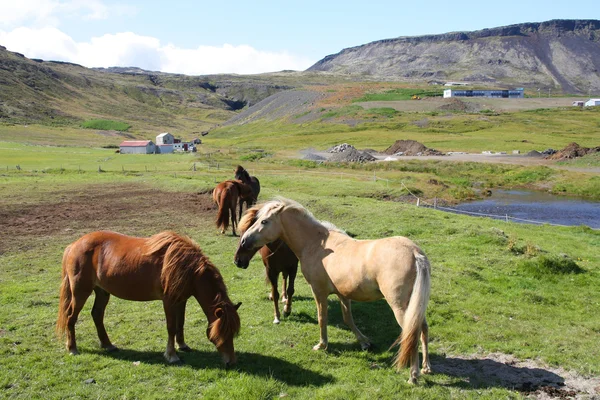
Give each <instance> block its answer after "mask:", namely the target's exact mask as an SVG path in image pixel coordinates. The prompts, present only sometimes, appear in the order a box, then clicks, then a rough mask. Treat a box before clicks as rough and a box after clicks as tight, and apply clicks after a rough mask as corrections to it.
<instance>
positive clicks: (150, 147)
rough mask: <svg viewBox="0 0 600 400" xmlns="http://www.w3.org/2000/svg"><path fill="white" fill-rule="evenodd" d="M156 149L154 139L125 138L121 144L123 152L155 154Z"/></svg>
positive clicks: (120, 147) (120, 149) (120, 150)
mask: <svg viewBox="0 0 600 400" xmlns="http://www.w3.org/2000/svg"><path fill="white" fill-rule="evenodd" d="M155 150H156V146H155V145H154V143H152V140H125V141H124V142H122V143H121V144H120V145H119V152H120V153H121V154H154V152H155Z"/></svg>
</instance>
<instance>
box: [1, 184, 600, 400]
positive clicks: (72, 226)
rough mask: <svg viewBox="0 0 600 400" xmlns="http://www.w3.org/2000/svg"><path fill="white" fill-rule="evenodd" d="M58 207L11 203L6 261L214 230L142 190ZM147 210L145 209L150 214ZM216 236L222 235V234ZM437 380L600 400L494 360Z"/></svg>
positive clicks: (197, 205)
mask: <svg viewBox="0 0 600 400" xmlns="http://www.w3.org/2000/svg"><path fill="white" fill-rule="evenodd" d="M49 198H54V199H56V198H58V199H59V200H58V201H57V200H53V201H51V202H39V203H35V204H32V203H29V204H15V203H13V204H11V203H6V202H4V203H5V204H4V205H3V207H2V208H1V209H0V232H1V233H2V234H1V235H0V254H2V253H5V252H9V251H19V250H26V249H31V248H32V247H36V246H43V245H44V242H45V241H46V240H47V238H48V237H50V236H52V238H53V240H55V239H56V237H57V236H59V237H60V236H63V237H64V239H65V240H73V239H75V238H78V237H80V236H81V235H83V234H84V233H87V232H90V231H94V230H101V229H110V230H115V231H119V232H122V233H126V234H130V235H140V236H147V235H150V234H153V233H156V232H157V230H156V227H157V226H160V227H161V230H167V229H173V230H175V231H179V232H182V231H185V229H186V228H193V227H197V226H198V225H199V224H212V223H213V221H214V218H215V215H216V207H215V206H214V205H213V202H212V198H211V195H210V193H209V192H206V191H205V192H198V193H180V192H165V191H159V190H156V189H152V188H148V187H145V186H142V185H137V186H136V185H133V186H132V185H92V186H87V187H85V188H82V189H81V190H74V191H65V192H61V193H60V194H59V195H58V196H49ZM142 205H143V206H142ZM215 231H216V229H215ZM431 363H432V367H433V370H434V373H435V372H437V373H443V374H446V375H449V376H455V377H460V378H461V379H463V380H464V381H465V385H468V386H469V387H490V386H494V387H505V388H507V389H511V390H517V391H519V392H521V393H522V394H523V395H525V396H527V397H530V398H536V399H543V400H545V399H566V398H582V399H600V377H591V378H586V377H583V376H581V375H579V374H576V373H574V372H570V371H565V370H564V369H561V368H551V367H548V366H547V365H544V364H543V363H541V362H539V361H534V360H524V361H523V360H518V359H516V358H514V357H513V356H510V355H506V354H500V353H494V354H489V355H486V356H479V355H478V356H451V357H450V356H436V355H433V356H432V360H431Z"/></svg>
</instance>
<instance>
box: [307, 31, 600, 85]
mask: <svg viewBox="0 0 600 400" xmlns="http://www.w3.org/2000/svg"><path fill="white" fill-rule="evenodd" d="M308 71H329V72H334V73H346V74H362V75H366V76H377V77H381V78H386V79H409V80H420V81H423V80H430V81H431V80H443V81H448V80H454V81H469V82H473V83H479V84H481V83H485V84H488V85H489V84H490V83H493V84H496V85H503V86H513V87H514V86H523V87H526V88H530V89H531V88H540V87H541V88H555V89H558V90H562V91H563V92H565V93H585V94H587V93H588V92H589V91H592V92H594V91H595V92H598V91H600V74H599V71H600V21H598V20H552V21H548V22H542V23H525V24H517V25H510V26H505V27H499V28H493V29H484V30H480V31H474V32H454V33H447V34H442V35H428V36H418V37H399V38H396V39H387V40H380V41H376V42H372V43H368V44H365V45H362V46H357V47H352V48H348V49H344V50H342V51H340V52H339V53H337V54H333V55H329V56H327V57H325V58H323V59H322V60H320V61H318V62H317V63H316V64H314V65H313V66H312V67H310V68H309V69H308Z"/></svg>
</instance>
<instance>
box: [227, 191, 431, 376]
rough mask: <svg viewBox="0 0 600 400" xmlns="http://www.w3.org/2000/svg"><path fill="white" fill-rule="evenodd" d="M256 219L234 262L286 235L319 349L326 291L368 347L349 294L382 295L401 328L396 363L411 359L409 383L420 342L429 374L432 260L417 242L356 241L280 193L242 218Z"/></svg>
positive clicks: (244, 261)
mask: <svg viewBox="0 0 600 400" xmlns="http://www.w3.org/2000/svg"><path fill="white" fill-rule="evenodd" d="M247 219H249V220H251V221H252V220H253V221H254V223H252V224H251V225H250V226H249V227H248V228H247V230H246V231H245V233H244V235H243V236H242V237H241V240H240V243H239V246H238V249H237V251H236V253H235V258H234V262H235V264H236V265H237V266H238V267H240V268H247V267H248V264H249V262H250V259H251V258H252V257H253V256H254V254H255V253H256V252H257V250H258V249H260V248H261V247H262V246H264V245H265V244H266V243H270V242H273V241H275V240H277V239H282V240H283V241H284V242H285V243H286V244H287V245H288V246H289V247H290V249H292V251H293V252H294V254H296V255H297V256H298V258H299V259H300V265H301V268H302V274H303V275H304V277H305V278H306V280H307V282H308V284H309V285H310V287H311V289H312V292H313V296H314V298H315V301H316V303H317V313H318V319H319V327H320V331H321V338H320V341H319V343H318V344H317V345H316V346H314V347H313V349H314V350H319V349H326V348H327V344H328V341H327V297H328V296H329V295H330V294H332V293H335V294H336V295H337V296H338V297H339V299H340V302H341V306H342V315H343V317H344V322H345V323H346V324H347V325H348V326H349V327H350V329H351V330H352V332H353V333H354V335H355V336H356V338H357V339H358V341H359V342H360V344H361V347H362V348H363V349H367V348H369V347H370V346H371V344H370V343H369V339H368V338H367V337H366V336H364V335H363V334H362V333H361V332H360V331H359V330H358V328H357V327H356V325H355V324H354V320H353V318H352V312H351V308H350V304H351V300H356V301H373V300H378V299H381V298H385V300H386V301H387V303H388V304H389V306H390V307H391V308H392V310H393V312H394V316H395V317H396V321H397V322H398V324H399V325H400V326H401V328H402V334H401V336H400V337H398V339H397V340H396V341H395V342H394V344H392V347H393V346H395V345H397V344H400V350H399V351H398V354H397V355H396V358H395V361H394V365H395V366H396V368H397V369H400V368H401V367H404V366H406V365H407V364H410V379H409V382H410V383H416V382H417V379H418V377H419V369H418V363H419V352H418V340H419V337H420V338H421V343H422V345H423V369H422V370H421V372H423V373H429V372H431V367H430V364H429V354H428V349H427V340H428V326H427V321H426V319H425V311H426V309H427V303H428V301H429V294H430V287H431V278H430V266H429V261H428V260H427V258H426V257H425V255H424V254H423V252H422V251H421V250H420V249H419V247H417V245H416V244H415V243H413V242H412V241H411V240H409V239H407V238H405V237H400V236H396V237H389V238H384V239H378V240H355V239H352V238H351V237H350V236H348V235H347V234H345V233H344V232H343V231H340V230H339V229H336V228H335V227H334V226H332V225H330V224H327V223H322V222H319V221H317V220H316V219H315V218H314V217H313V215H312V214H311V213H310V212H309V211H308V210H306V209H305V208H304V207H302V206H301V205H300V204H298V203H297V202H295V201H293V200H289V199H284V198H279V199H277V200H273V201H270V202H267V203H265V204H263V205H259V206H254V207H252V208H251V209H249V210H248V211H247V212H246V214H245V215H244V217H243V218H242V221H241V224H242V225H245V224H246V223H247Z"/></svg>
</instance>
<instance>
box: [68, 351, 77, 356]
mask: <svg viewBox="0 0 600 400" xmlns="http://www.w3.org/2000/svg"><path fill="white" fill-rule="evenodd" d="M77 354H79V352H78V351H77V349H73V350H69V355H70V356H76V355H77Z"/></svg>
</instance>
